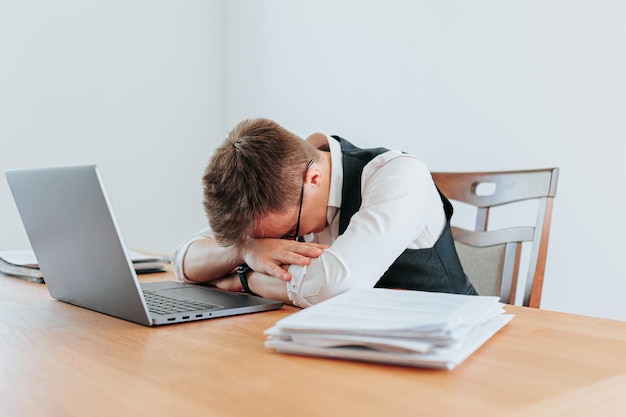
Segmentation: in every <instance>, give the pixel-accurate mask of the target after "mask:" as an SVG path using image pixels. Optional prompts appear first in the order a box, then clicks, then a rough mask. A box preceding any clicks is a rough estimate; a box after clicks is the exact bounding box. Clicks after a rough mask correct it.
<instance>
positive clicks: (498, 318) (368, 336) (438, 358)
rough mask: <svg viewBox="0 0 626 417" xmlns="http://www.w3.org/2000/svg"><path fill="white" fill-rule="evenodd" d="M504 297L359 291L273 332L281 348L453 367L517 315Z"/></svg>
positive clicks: (271, 341) (270, 343) (272, 341)
mask: <svg viewBox="0 0 626 417" xmlns="http://www.w3.org/2000/svg"><path fill="white" fill-rule="evenodd" d="M504 313H505V311H504V309H503V304H502V303H500V301H499V298H498V297H487V296H471V295H457V294H442V293H432V292H423V291H405V290H391V289H383V288H372V289H363V290H361V289H355V290H350V291H347V292H345V293H343V294H341V295H338V296H336V297H334V298H331V299H329V300H327V301H324V302H322V303H319V304H316V305H314V306H312V307H309V308H306V309H304V310H301V311H298V312H297V313H295V314H293V315H291V316H289V317H287V318H284V319H282V320H280V321H278V322H277V323H276V325H275V326H274V327H272V328H270V329H268V330H266V332H265V333H266V335H267V340H266V342H265V346H266V347H268V348H270V349H275V350H276V351H277V352H281V353H290V354H298V355H308V356H325V357H331V358H340V359H349V360H361V361H370V362H382V363H390V364H396V365H407V366H419V367H428V368H444V369H453V368H454V367H455V366H457V365H458V364H460V363H461V362H463V361H464V360H465V359H466V358H467V357H469V356H470V355H471V354H472V353H473V352H475V351H476V350H477V349H478V348H479V347H481V346H482V345H483V344H484V343H485V342H486V341H487V340H489V339H490V338H491V337H492V336H493V335H494V334H495V333H496V332H497V331H498V330H500V329H501V328H502V327H504V326H505V325H506V324H507V323H508V322H509V321H510V320H511V319H512V318H513V316H512V315H509V314H504Z"/></svg>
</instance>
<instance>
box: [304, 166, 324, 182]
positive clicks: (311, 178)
mask: <svg viewBox="0 0 626 417" xmlns="http://www.w3.org/2000/svg"><path fill="white" fill-rule="evenodd" d="M304 180H305V182H306V183H307V184H311V185H312V186H314V187H319V186H320V185H321V184H322V171H321V170H320V169H319V168H318V167H316V166H315V165H313V166H312V167H311V168H309V170H308V171H307V172H306V176H305V178H304Z"/></svg>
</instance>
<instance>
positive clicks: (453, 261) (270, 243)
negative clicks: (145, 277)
mask: <svg viewBox="0 0 626 417" xmlns="http://www.w3.org/2000/svg"><path fill="white" fill-rule="evenodd" d="M203 185H204V207H205V210H206V213H207V216H208V219H209V224H210V227H208V228H206V229H204V230H202V231H201V232H199V233H198V234H196V235H194V236H192V237H190V238H189V239H187V240H186V241H185V242H183V243H182V244H181V246H179V248H178V249H177V250H176V252H175V253H174V254H173V256H172V262H173V266H174V271H175V272H176V275H177V277H178V278H179V279H181V280H183V281H186V282H209V283H210V284H212V285H215V286H217V287H218V288H222V289H227V290H233V291H242V290H243V291H249V292H252V293H255V294H258V295H261V296H263V297H268V298H274V299H279V300H283V301H285V302H287V303H291V304H294V305H296V306H300V307H307V306H310V305H312V304H315V303H318V302H320V301H323V300H326V299H328V298H330V297H333V296H335V295H338V294H340V293H342V292H344V291H346V290H348V289H351V288H371V287H374V286H377V287H388V288H406V289H413V290H424V291H438V292H450V293H459V294H476V291H475V290H474V287H473V286H472V284H471V283H470V282H469V280H468V279H467V277H466V275H465V273H464V272H463V269H462V267H461V264H460V262H459V259H458V256H457V254H456V251H455V248H454V244H453V241H452V235H451V233H450V228H449V220H450V217H451V216H452V206H451V205H450V203H449V202H448V200H447V199H446V198H445V197H444V196H443V195H441V194H440V193H439V192H438V190H437V188H436V187H435V185H434V183H433V180H432V178H431V175H430V172H429V171H428V169H427V167H426V165H425V164H424V163H423V162H422V161H421V160H420V159H418V158H417V157H415V156H413V155H409V154H406V153H402V152H396V151H390V150H387V149H384V148H377V149H359V148H357V147H355V146H354V145H352V144H351V143H349V142H348V141H346V140H345V139H342V138H339V137H337V136H326V135H323V134H321V133H314V134H312V135H311V136H309V137H308V138H307V139H306V140H303V139H301V138H300V137H298V136H296V135H295V134H293V133H291V132H289V131H288V130H286V129H284V128H283V127H281V126H280V125H278V124H277V123H275V122H273V121H271V120H267V119H252V120H245V121H243V122H241V123H240V124H238V125H237V126H236V127H235V128H234V129H233V130H232V131H231V132H230V135H229V137H228V138H227V139H226V141H225V142H224V143H223V144H222V145H221V146H220V147H219V148H218V149H217V151H216V152H215V154H214V155H213V157H212V158H211V161H210V163H209V165H208V166H207V169H206V171H205V175H204V177H203Z"/></svg>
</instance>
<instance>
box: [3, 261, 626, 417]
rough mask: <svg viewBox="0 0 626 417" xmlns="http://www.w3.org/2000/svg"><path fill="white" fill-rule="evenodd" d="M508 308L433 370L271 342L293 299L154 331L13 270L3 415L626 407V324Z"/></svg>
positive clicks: (480, 412) (596, 410) (445, 412)
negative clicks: (450, 362) (486, 336)
mask: <svg viewBox="0 0 626 417" xmlns="http://www.w3.org/2000/svg"><path fill="white" fill-rule="evenodd" d="M141 279H142V281H149V280H162V279H173V278H172V275H171V273H163V274H154V275H151V276H142V277H141ZM506 308H507V310H508V311H509V312H510V313H513V314H515V318H514V319H513V320H512V321H511V322H510V323H509V324H508V325H507V326H505V327H504V328H503V329H502V330H501V331H500V332H499V333H497V334H496V335H495V336H494V337H493V338H492V339H491V340H489V341H488V342H487V343H486V344H485V345H484V346H483V347H482V348H480V349H479V350H478V351H477V352H476V353H474V354H473V355H472V356H470V357H469V358H468V359H467V360H466V361H465V362H463V363H462V364H460V365H459V366H457V367H456V368H455V369H454V370H452V371H445V370H429V369H420V368H410V367H401V366H391V365H381V364H370V363H361V362H351V361H341V360H333V359H324V358H311V357H299V356H292V355H285V354H279V353H276V352H274V351H272V350H269V349H267V348H265V347H264V345H263V341H264V339H265V337H264V335H263V331H264V330H266V329H267V328H269V327H271V326H272V325H273V324H274V323H275V322H276V321H277V320H279V319H280V318H283V317H285V316H287V315H289V314H291V313H292V312H294V311H297V310H296V309H295V308H293V307H285V308H283V309H282V310H278V311H271V312H263V313H254V314H248V315H242V316H235V317H226V318H219V319H212V320H206V321H201V322H191V323H182V324H175V325H169V326H161V327H155V328H149V327H144V326H141V325H137V324H134V323H130V322H126V321H124V320H120V319H116V318H113V317H109V316H105V315H102V314H99V313H95V312H92V311H89V310H85V309H82V308H79V307H75V306H71V305H68V304H65V303H62V302H59V301H56V300H53V299H52V298H51V297H50V296H49V294H48V292H47V290H46V287H45V285H43V284H36V283H29V282H26V281H22V280H19V279H16V278H13V277H7V276H2V275H0V315H1V319H0V375H1V379H0V415H2V416H4V415H7V416H31V417H34V416H90V417H93V416H125V415H128V416H138V415H151V416H175V417H183V416H252V415H254V416H278V417H280V416H288V415H293V416H324V417H329V416H385V417H395V416H522V415H524V416H561V415H564V416H576V415H594V416H612V415H616V416H617V415H619V416H623V415H626V399H625V397H626V322H619V321H612V320H606V319H598V318H591V317H583V316H577V315H571V314H564V313H556V312H551V311H546V310H539V309H530V308H524V307H514V306H507V307H506Z"/></svg>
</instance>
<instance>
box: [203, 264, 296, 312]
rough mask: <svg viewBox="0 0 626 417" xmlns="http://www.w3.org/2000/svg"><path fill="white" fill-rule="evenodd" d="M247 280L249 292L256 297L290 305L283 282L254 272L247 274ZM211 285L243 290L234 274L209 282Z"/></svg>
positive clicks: (223, 288) (285, 285) (224, 288)
mask: <svg viewBox="0 0 626 417" xmlns="http://www.w3.org/2000/svg"><path fill="white" fill-rule="evenodd" d="M247 280H248V286H249V287H250V291H252V292H253V293H255V294H256V295H260V296H261V297H265V298H271V299H272V300H279V301H282V302H284V303H286V304H292V302H291V300H290V299H289V296H288V295H287V284H286V283H285V281H283V280H281V279H278V278H275V277H272V276H269V275H265V274H263V273H260V272H254V271H252V272H249V273H248V275H247ZM211 285H214V286H215V287H217V288H220V289H222V290H227V291H242V290H243V288H242V286H241V281H240V280H239V276H238V275H237V274H236V273H235V274H229V275H227V276H225V277H223V278H220V279H216V280H213V281H211Z"/></svg>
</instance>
